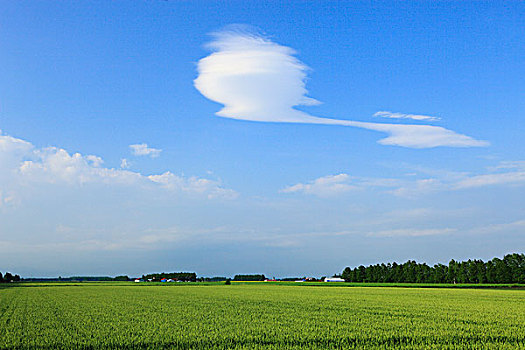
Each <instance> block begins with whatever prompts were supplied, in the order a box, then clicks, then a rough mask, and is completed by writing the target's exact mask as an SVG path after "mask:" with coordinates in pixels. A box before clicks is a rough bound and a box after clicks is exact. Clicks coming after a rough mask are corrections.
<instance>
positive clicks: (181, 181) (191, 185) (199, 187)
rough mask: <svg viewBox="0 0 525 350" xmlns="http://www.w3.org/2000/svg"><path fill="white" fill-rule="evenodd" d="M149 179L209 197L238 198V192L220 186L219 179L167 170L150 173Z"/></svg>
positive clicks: (170, 187) (179, 189)
mask: <svg viewBox="0 0 525 350" xmlns="http://www.w3.org/2000/svg"><path fill="white" fill-rule="evenodd" d="M148 179H149V180H151V181H153V182H155V183H158V184H160V185H162V186H163V187H165V188H167V189H170V190H177V191H184V192H189V193H198V194H206V195H207V197H208V198H217V197H220V198H230V199H233V198H236V197H237V196H238V193H237V192H235V191H234V190H231V189H226V188H222V187H220V186H218V185H219V184H218V183H217V181H214V180H209V179H203V178H198V177H195V176H192V177H189V178H185V177H181V176H177V175H174V174H172V173H171V172H169V171H167V172H165V173H164V174H161V175H150V176H148Z"/></svg>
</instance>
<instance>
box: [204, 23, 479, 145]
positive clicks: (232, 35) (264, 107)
mask: <svg viewBox="0 0 525 350" xmlns="http://www.w3.org/2000/svg"><path fill="white" fill-rule="evenodd" d="M213 37H214V40H213V41H212V42H210V43H209V44H208V45H207V46H208V48H210V49H211V50H212V51H213V52H212V53H211V54H210V55H209V56H207V57H204V58H202V59H201V60H200V61H199V62H198V66H197V71H198V77H197V78H196V79H195V81H194V84H195V88H196V89H197V90H199V92H200V93H201V94H202V95H203V96H205V97H206V98H208V99H210V100H212V101H215V102H218V103H220V104H222V105H224V107H223V108H222V109H221V110H220V111H219V112H217V113H216V114H217V115H218V116H221V117H225V118H232V119H241V120H249V121H258V122H283V123H308V124H325V125H343V126H353V127H358V128H362V129H368V130H373V131H379V132H383V133H386V134H387V135H388V136H387V137H386V138H384V139H381V140H379V141H378V142H379V143H380V144H382V145H396V146H402V147H410V148H431V147H438V146H449V147H480V146H487V145H488V142H486V141H480V140H476V139H474V138H472V137H470V136H466V135H462V134H458V133H456V132H454V131H452V130H448V129H445V128H443V127H438V126H431V125H409V124H387V123H370V122H360V121H353V120H342V119H331V118H320V117H316V116H313V115H310V114H308V113H305V112H303V111H300V110H297V109H296V108H295V107H297V106H312V105H317V104H320V102H319V101H317V100H315V99H313V98H311V97H309V96H307V93H308V90H307V89H306V79H307V71H308V69H309V68H308V66H306V65H305V64H304V63H302V62H301V61H299V60H298V59H297V58H296V57H295V56H294V55H295V54H296V52H295V51H294V50H293V49H292V48H289V47H286V46H282V45H279V44H277V43H275V42H273V41H271V40H269V39H267V38H264V37H263V36H261V35H258V34H253V33H247V32H245V31H244V32H243V31H236V30H227V31H222V32H218V33H214V34H213ZM406 116H408V115H405V119H406V118H408V119H417V118H418V117H419V119H418V120H425V118H421V117H427V120H429V118H433V117H428V116H414V115H410V116H412V117H406Z"/></svg>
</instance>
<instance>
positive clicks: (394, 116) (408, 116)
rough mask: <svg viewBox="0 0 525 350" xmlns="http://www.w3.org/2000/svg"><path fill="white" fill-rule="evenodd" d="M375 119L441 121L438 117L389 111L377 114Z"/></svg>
mask: <svg viewBox="0 0 525 350" xmlns="http://www.w3.org/2000/svg"><path fill="white" fill-rule="evenodd" d="M374 117H381V118H389V119H412V120H420V121H429V122H433V121H437V120H440V119H441V118H438V117H431V116H429V115H421V114H405V113H393V112H389V111H379V112H376V113H375V114H374Z"/></svg>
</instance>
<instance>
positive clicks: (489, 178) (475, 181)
mask: <svg viewBox="0 0 525 350" xmlns="http://www.w3.org/2000/svg"><path fill="white" fill-rule="evenodd" d="M520 183H525V171H514V172H507V173H499V174H485V175H477V176H471V177H468V178H466V179H464V180H461V181H459V182H458V183H456V184H454V188H456V189H465V188H473V187H483V186H491V185H512V184H520Z"/></svg>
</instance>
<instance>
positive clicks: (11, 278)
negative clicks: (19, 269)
mask: <svg viewBox="0 0 525 350" xmlns="http://www.w3.org/2000/svg"><path fill="white" fill-rule="evenodd" d="M9 282H20V276H19V275H12V274H11V273H9V272H6V273H5V275H2V273H1V272H0V283H9Z"/></svg>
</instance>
